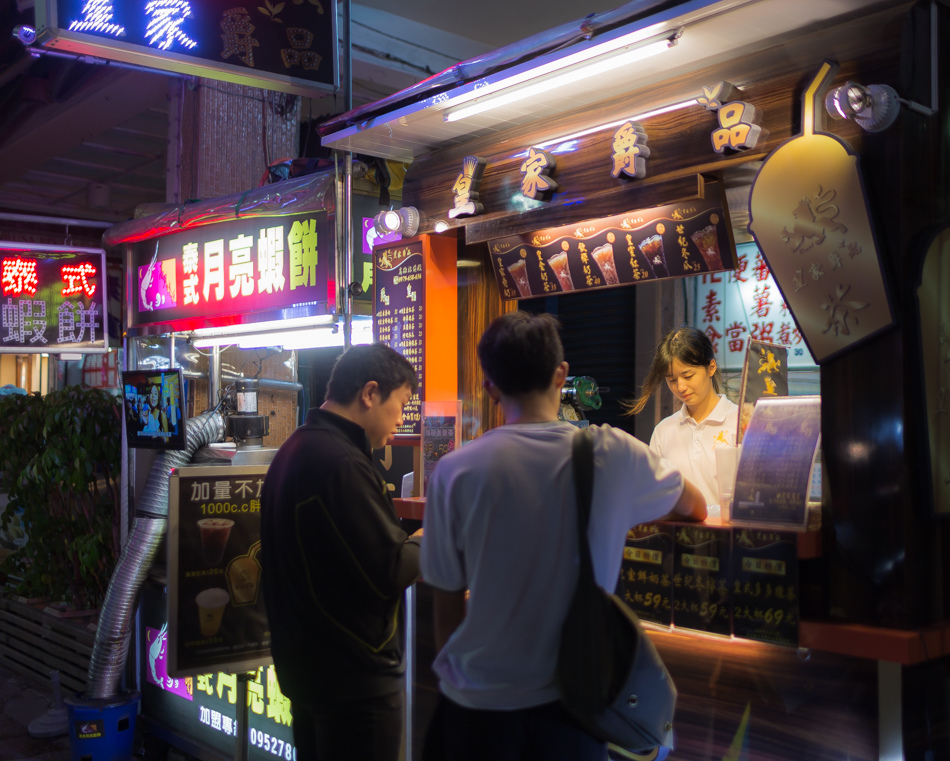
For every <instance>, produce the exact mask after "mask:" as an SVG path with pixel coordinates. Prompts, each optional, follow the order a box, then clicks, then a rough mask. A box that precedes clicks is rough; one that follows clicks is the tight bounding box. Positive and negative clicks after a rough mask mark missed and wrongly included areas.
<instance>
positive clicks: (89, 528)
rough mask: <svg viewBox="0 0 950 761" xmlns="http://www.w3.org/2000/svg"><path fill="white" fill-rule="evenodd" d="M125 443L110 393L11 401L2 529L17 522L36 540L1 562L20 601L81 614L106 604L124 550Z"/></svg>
mask: <svg viewBox="0 0 950 761" xmlns="http://www.w3.org/2000/svg"><path fill="white" fill-rule="evenodd" d="M10 399H13V401H12V402H11V401H9V400H10ZM121 438H122V420H121V404H120V402H119V400H118V399H117V398H116V397H113V396H112V395H110V394H108V393H106V392H104V391H101V390H96V389H82V388H80V387H78V386H69V387H67V388H65V389H62V390H60V391H54V392H51V393H50V394H48V395H47V396H46V397H44V398H43V399H38V398H36V397H23V396H20V397H5V398H4V400H3V403H2V406H0V440H3V441H4V442H6V444H7V445H5V446H3V447H0V449H2V450H3V452H2V454H0V468H2V470H3V477H2V481H0V486H2V487H4V488H6V490H7V491H8V494H9V500H10V502H9V505H8V507H7V510H6V511H5V513H4V519H3V522H4V525H6V524H7V523H8V521H9V520H13V516H14V515H17V514H19V515H20V516H21V518H22V522H23V524H25V526H26V530H27V532H28V534H29V540H28V541H27V542H26V544H25V545H24V546H23V547H22V548H20V549H19V550H18V551H17V552H15V553H13V554H11V555H10V556H9V557H8V558H7V559H6V560H4V562H3V570H4V571H5V572H6V573H8V574H10V576H14V577H16V578H18V579H19V580H20V581H19V582H18V585H17V588H16V591H17V593H19V594H22V595H24V596H26V597H50V598H52V599H54V600H62V601H64V602H66V603H68V604H69V605H71V606H73V607H74V608H75V609H78V610H86V609H91V608H97V607H99V606H100V605H101V604H102V600H103V597H104V596H105V593H106V590H107V588H108V585H109V579H110V577H111V575H112V571H113V568H114V567H115V562H116V558H117V557H118V553H119V549H120V544H119V541H120V537H119V520H120V509H119V508H120V502H119V495H120V481H121V445H122V441H121Z"/></svg>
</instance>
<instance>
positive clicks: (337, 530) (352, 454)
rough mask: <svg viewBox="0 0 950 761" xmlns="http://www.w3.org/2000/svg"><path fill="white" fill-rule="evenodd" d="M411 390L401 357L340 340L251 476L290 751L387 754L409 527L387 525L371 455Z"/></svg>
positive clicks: (399, 684) (411, 561) (411, 556)
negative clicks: (317, 385) (298, 418)
mask: <svg viewBox="0 0 950 761" xmlns="http://www.w3.org/2000/svg"><path fill="white" fill-rule="evenodd" d="M416 388H417V379H416V374H415V371H414V370H413V367H412V365H411V364H410V363H409V361H408V360H406V359H405V358H404V357H403V356H402V355H400V354H398V353H397V352H395V351H393V350H392V349H390V348H389V347H387V346H384V345H383V344H373V345H369V346H355V347H353V348H351V349H350V350H349V351H347V352H345V353H344V354H343V355H342V356H341V357H340V358H339V359H338V360H337V362H336V364H335V365H334V367H333V372H332V373H331V375H330V382H329V384H328V386H327V395H326V401H325V402H324V404H323V405H322V406H321V407H320V408H319V409H311V410H310V411H309V413H308V414H307V421H306V423H305V424H304V425H302V426H301V427H300V428H298V429H297V430H296V431H295V432H294V433H293V434H292V435H291V436H290V438H288V439H287V441H286V442H284V444H283V446H281V447H280V450H279V451H278V452H277V455H276V456H275V458H274V461H273V463H272V464H271V466H270V468H269V469H268V472H267V477H266V479H265V481H264V491H263V495H262V515H261V552H262V563H261V566H262V571H263V572H262V583H263V588H264V595H265V602H266V605H267V616H268V620H269V623H270V631H271V651H272V653H273V657H274V666H275V668H276V669H277V678H278V680H279V682H280V687H281V690H282V692H283V693H284V694H285V695H286V696H287V697H288V698H290V700H291V703H292V705H293V721H294V724H293V729H294V743H295V744H296V746H297V747H296V751H297V759H298V761H311V759H316V758H319V760H320V761H339V760H344V759H345V761H360V760H364V759H365V761H396V759H398V757H399V750H400V745H401V740H402V732H403V721H404V698H403V696H404V674H405V661H404V640H405V629H404V607H403V599H404V591H405V589H406V587H408V586H409V585H411V584H412V583H413V582H414V581H416V579H417V578H418V576H419V542H420V541H421V535H417V534H414V535H413V536H411V537H409V536H407V535H406V532H405V531H403V530H402V528H400V525H399V521H398V519H397V517H396V513H395V510H394V508H393V504H392V500H391V499H390V497H389V494H388V492H387V490H386V485H385V482H384V481H383V479H382V478H381V477H380V476H379V474H378V473H377V472H376V470H375V468H374V467H373V463H372V460H371V452H372V450H373V449H378V448H380V447H383V446H385V445H386V444H387V443H389V442H390V441H391V440H392V437H393V434H395V432H396V429H397V428H398V427H399V426H400V425H402V413H403V407H404V406H405V404H406V403H407V402H408V401H409V399H410V397H411V396H412V394H413V393H414V392H415V390H416ZM419 533H420V534H421V532H419Z"/></svg>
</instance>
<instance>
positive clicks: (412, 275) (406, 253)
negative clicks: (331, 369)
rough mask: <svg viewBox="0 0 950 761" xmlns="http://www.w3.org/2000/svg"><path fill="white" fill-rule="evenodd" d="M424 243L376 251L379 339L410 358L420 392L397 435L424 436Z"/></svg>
mask: <svg viewBox="0 0 950 761" xmlns="http://www.w3.org/2000/svg"><path fill="white" fill-rule="evenodd" d="M422 245H423V244H422V241H412V242H409V243H396V244H393V245H388V246H382V247H377V248H376V249H375V250H374V252H373V287H374V289H375V299H374V304H375V309H374V320H373V326H374V327H373V329H374V330H375V332H376V340H378V341H380V342H381V343H384V344H386V345H387V346H389V347H390V348H392V349H395V350H396V351H398V352H399V353H400V354H402V355H403V356H404V357H405V358H406V359H408V360H409V361H410V362H411V363H412V366H413V367H414V368H415V370H416V375H417V376H418V378H419V389H418V391H417V392H416V393H415V394H413V396H412V399H410V400H409V404H407V405H406V407H405V409H404V411H403V424H402V426H401V427H400V428H399V430H398V431H397V435H402V436H419V435H420V434H421V433H422V404H421V401H420V400H421V399H422V398H423V395H424V388H425V372H424V368H425V352H424V342H423V329H424V318H425V314H424V306H425V304H424V302H425V298H424V294H425V280H424V277H425V272H424V267H423V266H422V260H423V253H422Z"/></svg>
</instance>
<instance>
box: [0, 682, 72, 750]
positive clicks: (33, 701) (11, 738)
mask: <svg viewBox="0 0 950 761" xmlns="http://www.w3.org/2000/svg"><path fill="white" fill-rule="evenodd" d="M52 707H53V691H52V688H51V687H49V686H44V685H40V684H37V683H36V682H34V681H32V680H31V679H28V678H27V677H24V676H21V675H20V674H18V673H17V672H16V671H13V670H12V669H10V668H8V667H7V666H6V665H4V664H3V663H0V761H69V759H70V757H71V755H70V751H69V737H67V736H66V735H65V734H64V735H60V736H59V737H54V738H51V739H37V738H34V737H30V734H29V732H28V731H27V728H28V727H29V725H30V723H31V722H32V721H33V720H34V719H37V718H39V717H41V716H43V715H45V714H46V712H47V711H49V710H50V709H51V708H52Z"/></svg>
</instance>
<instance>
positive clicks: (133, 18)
mask: <svg viewBox="0 0 950 761" xmlns="http://www.w3.org/2000/svg"><path fill="white" fill-rule="evenodd" d="M36 22H37V42H38V43H39V44H41V45H43V46H44V47H49V48H56V49H58V50H65V51H69V52H73V53H78V54H83V55H94V56H100V57H102V58H107V59H111V60H116V61H125V62H127V63H134V64H138V65H141V66H148V67H151V68H155V69H164V70H167V71H176V72H179V73H182V74H190V75H194V76H203V77H210V78H212V79H221V80H224V81H227V82H236V83H238V84H245V85H251V86H256V87H263V88H265V89H269V90H279V91H282V92H291V93H297V94H300V95H312V94H313V93H314V91H315V90H319V91H334V90H335V89H336V87H337V85H338V74H337V62H336V49H337V45H336V39H337V37H336V1H335V0H299V1H298V0H294V2H274V3H270V2H264V1H263V0H259V1H258V0H255V1H254V2H235V0H45V2H38V3H37V4H36Z"/></svg>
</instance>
